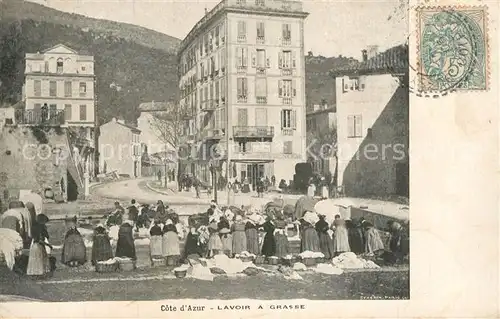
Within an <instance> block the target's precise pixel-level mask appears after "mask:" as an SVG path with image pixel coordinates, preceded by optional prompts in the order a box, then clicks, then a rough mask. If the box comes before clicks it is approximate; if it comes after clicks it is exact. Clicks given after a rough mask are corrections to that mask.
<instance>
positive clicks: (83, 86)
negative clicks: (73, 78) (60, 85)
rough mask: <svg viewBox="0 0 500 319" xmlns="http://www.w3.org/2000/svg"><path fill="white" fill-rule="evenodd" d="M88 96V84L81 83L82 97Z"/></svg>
mask: <svg viewBox="0 0 500 319" xmlns="http://www.w3.org/2000/svg"><path fill="white" fill-rule="evenodd" d="M85 95H87V83H85V82H80V96H82V97H83V96H85Z"/></svg>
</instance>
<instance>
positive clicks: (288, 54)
mask: <svg viewBox="0 0 500 319" xmlns="http://www.w3.org/2000/svg"><path fill="white" fill-rule="evenodd" d="M278 60H279V61H278V64H279V67H280V68H281V69H291V68H295V67H296V64H297V63H296V59H295V52H292V51H283V52H280V53H279V56H278Z"/></svg>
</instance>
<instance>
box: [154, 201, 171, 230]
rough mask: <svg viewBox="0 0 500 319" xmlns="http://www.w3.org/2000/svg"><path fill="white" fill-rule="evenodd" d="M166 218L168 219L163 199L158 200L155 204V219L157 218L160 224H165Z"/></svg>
mask: <svg viewBox="0 0 500 319" xmlns="http://www.w3.org/2000/svg"><path fill="white" fill-rule="evenodd" d="M167 219H168V212H167V207H165V205H164V204H163V201H161V200H159V201H158V202H157V204H156V215H155V220H158V221H159V222H160V223H161V224H165V222H166V221H167Z"/></svg>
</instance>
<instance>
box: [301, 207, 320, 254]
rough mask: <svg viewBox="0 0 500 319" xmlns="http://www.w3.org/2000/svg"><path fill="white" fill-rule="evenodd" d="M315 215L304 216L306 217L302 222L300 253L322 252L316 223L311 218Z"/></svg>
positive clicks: (309, 213)
mask: <svg viewBox="0 0 500 319" xmlns="http://www.w3.org/2000/svg"><path fill="white" fill-rule="evenodd" d="M312 214H313V213H311V212H307V213H306V214H304V217H303V218H302V219H301V220H300V223H301V225H300V230H301V231H300V233H301V236H300V251H301V252H304V251H312V252H321V248H320V246H319V237H318V233H317V232H316V229H315V228H314V225H315V224H316V222H314V221H313V220H312V218H310V217H309V216H310V215H312Z"/></svg>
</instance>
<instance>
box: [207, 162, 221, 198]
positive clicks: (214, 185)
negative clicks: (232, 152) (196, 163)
mask: <svg viewBox="0 0 500 319" xmlns="http://www.w3.org/2000/svg"><path fill="white" fill-rule="evenodd" d="M209 165H210V166H209V168H210V172H211V173H212V189H213V190H214V201H215V202H216V203H217V168H218V167H219V160H218V159H211V160H210V162H209Z"/></svg>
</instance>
